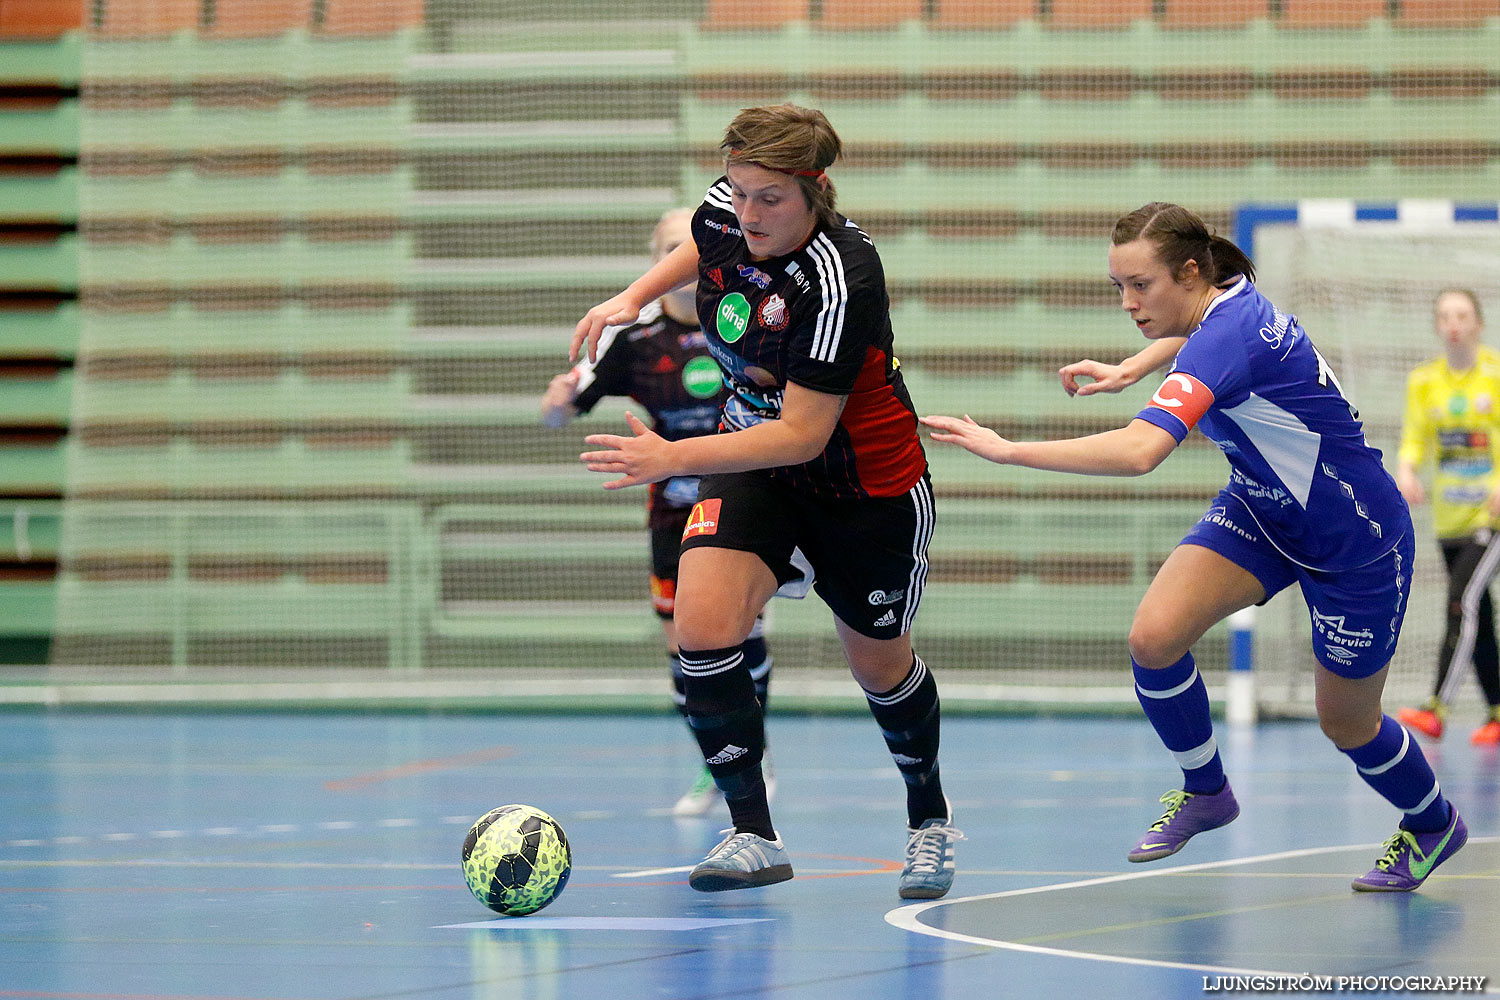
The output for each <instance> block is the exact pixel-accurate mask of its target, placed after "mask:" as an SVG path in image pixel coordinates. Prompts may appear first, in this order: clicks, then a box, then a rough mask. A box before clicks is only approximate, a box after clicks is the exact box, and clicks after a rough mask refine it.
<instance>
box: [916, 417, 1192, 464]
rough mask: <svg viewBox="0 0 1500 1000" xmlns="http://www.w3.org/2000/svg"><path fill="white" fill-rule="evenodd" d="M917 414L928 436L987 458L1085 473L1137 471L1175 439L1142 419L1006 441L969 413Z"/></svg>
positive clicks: (1156, 458) (1153, 461)
mask: <svg viewBox="0 0 1500 1000" xmlns="http://www.w3.org/2000/svg"><path fill="white" fill-rule="evenodd" d="M921 419H922V423H924V424H926V425H927V426H928V427H931V428H932V430H933V433H932V439H933V440H934V441H940V442H942V443H944V444H956V445H958V446H959V447H960V448H963V449H965V450H966V451H971V452H973V453H974V454H976V455H978V456H979V457H980V458H985V459H988V460H989V461H991V462H996V463H998V464H1000V465H1020V466H1024V467H1025V468H1028V469H1045V470H1047V471H1049V472H1073V473H1078V474H1079V475H1085V476H1143V475H1145V474H1146V473H1148V472H1150V471H1151V470H1152V469H1155V468H1156V467H1157V466H1158V465H1160V464H1161V463H1162V462H1163V461H1165V460H1166V457H1167V456H1168V455H1170V454H1172V451H1173V450H1174V449H1175V448H1176V447H1177V440H1176V438H1174V437H1172V435H1170V434H1168V433H1167V432H1166V431H1164V430H1162V429H1161V428H1160V427H1157V426H1156V425H1155V424H1152V423H1148V422H1147V421H1144V420H1132V421H1131V422H1130V423H1129V424H1127V425H1126V426H1124V427H1121V428H1118V429H1116V430H1112V431H1105V432H1104V433H1102V434H1090V435H1089V436H1087V437H1079V438H1069V439H1067V440H1064V441H1009V440H1006V439H1005V438H1003V437H1001V436H1000V435H999V434H996V433H995V432H994V431H992V430H990V429H989V428H987V427H983V426H981V425H980V424H979V423H977V422H976V421H975V420H974V419H973V418H972V417H969V416H965V417H964V418H963V419H962V420H960V419H958V418H956V417H941V416H933V417H922V418H921Z"/></svg>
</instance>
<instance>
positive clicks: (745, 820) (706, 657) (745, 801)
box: [678, 646, 776, 840]
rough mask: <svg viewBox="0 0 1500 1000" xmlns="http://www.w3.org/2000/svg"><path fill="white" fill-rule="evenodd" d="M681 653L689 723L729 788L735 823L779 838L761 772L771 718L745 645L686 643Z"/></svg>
mask: <svg viewBox="0 0 1500 1000" xmlns="http://www.w3.org/2000/svg"><path fill="white" fill-rule="evenodd" d="M678 656H679V658H680V659H681V660H682V678H683V682H684V686H685V689H686V694H687V717H688V725H690V726H692V727H693V735H694V736H695V737H697V739H698V746H699V748H700V749H701V750H702V751H703V761H704V763H705V764H707V765H708V771H709V773H710V774H712V775H713V776H714V784H716V785H718V786H719V789H720V791H722V792H723V793H724V801H725V802H726V803H727V804H728V805H729V816H730V819H732V820H734V828H735V829H736V830H737V831H739V832H741V833H754V834H757V835H759V836H761V837H765V838H766V839H767V840H774V839H775V838H776V831H775V828H774V827H772V825H771V807H770V806H769V805H768V804H767V803H766V785H765V781H764V779H763V778H762V777H761V772H760V761H761V758H762V757H763V756H764V755H765V749H766V734H765V720H764V716H763V715H762V714H761V708H760V702H758V701H757V700H756V699H755V682H754V681H752V680H751V679H750V671H749V670H747V669H746V668H745V658H744V655H743V654H742V653H741V652H740V647H738V646H731V647H729V648H728V649H698V650H692V649H684V650H681V651H680V652H679V653H678Z"/></svg>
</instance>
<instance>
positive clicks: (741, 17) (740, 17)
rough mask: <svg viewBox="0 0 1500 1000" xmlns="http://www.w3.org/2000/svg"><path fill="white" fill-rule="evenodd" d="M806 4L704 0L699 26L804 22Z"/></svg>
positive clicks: (725, 28)
mask: <svg viewBox="0 0 1500 1000" xmlns="http://www.w3.org/2000/svg"><path fill="white" fill-rule="evenodd" d="M808 5H809V3H808V0H708V9H707V10H706V11H705V12H704V14H703V21H702V23H701V24H700V25H699V27H700V28H704V29H706V30H709V31H749V30H754V29H759V28H780V27H782V26H783V25H787V24H791V23H792V22H794V21H806V20H807V16H808Z"/></svg>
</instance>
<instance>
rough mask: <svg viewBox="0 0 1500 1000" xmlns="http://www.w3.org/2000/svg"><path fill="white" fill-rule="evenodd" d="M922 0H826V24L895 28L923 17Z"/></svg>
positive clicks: (827, 26)
mask: <svg viewBox="0 0 1500 1000" xmlns="http://www.w3.org/2000/svg"><path fill="white" fill-rule="evenodd" d="M923 7H924V3H923V0H823V18H822V20H820V21H819V22H818V25H819V26H820V27H823V28H837V29H843V30H849V29H852V30H855V31H858V30H861V29H866V28H894V27H895V26H896V25H898V24H901V23H902V22H903V21H920V20H921V19H922V9H923Z"/></svg>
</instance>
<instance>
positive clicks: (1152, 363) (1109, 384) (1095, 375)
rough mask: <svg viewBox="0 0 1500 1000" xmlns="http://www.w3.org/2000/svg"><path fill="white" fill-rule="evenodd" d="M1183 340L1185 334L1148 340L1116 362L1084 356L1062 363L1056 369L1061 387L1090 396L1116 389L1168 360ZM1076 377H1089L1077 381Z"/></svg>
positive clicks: (1134, 381)
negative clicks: (1065, 363) (1133, 352)
mask: <svg viewBox="0 0 1500 1000" xmlns="http://www.w3.org/2000/svg"><path fill="white" fill-rule="evenodd" d="M1185 343H1187V338H1186V337H1165V338H1163V339H1161V340H1155V341H1152V342H1151V343H1150V344H1148V345H1147V346H1146V347H1145V348H1144V349H1142V350H1141V351H1139V352H1137V353H1136V354H1132V355H1131V356H1130V357H1128V358H1126V359H1125V360H1124V361H1121V362H1120V363H1119V364H1117V365H1111V364H1106V363H1104V362H1102V361H1093V360H1090V359H1087V358H1085V359H1084V360H1082V361H1075V362H1073V363H1072V364H1070V365H1064V366H1063V367H1062V368H1059V369H1058V371H1057V374H1058V377H1059V378H1060V379H1061V380H1062V387H1063V389H1064V390H1065V391H1066V392H1067V394H1068V395H1069V396H1092V395H1094V394H1095V393H1098V392H1119V391H1120V390H1122V389H1125V388H1128V387H1130V386H1132V385H1134V384H1135V383H1137V382H1139V381H1140V380H1141V379H1143V378H1145V377H1146V376H1147V375H1150V374H1151V373H1152V372H1154V371H1156V370H1157V369H1158V368H1161V367H1163V366H1164V365H1166V364H1168V363H1170V362H1171V360H1172V359H1173V358H1175V357H1176V356H1177V352H1178V351H1180V350H1182V345H1183V344H1185ZM1080 378H1086V379H1090V380H1091V381H1088V382H1079V381H1078V380H1079V379H1080Z"/></svg>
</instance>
